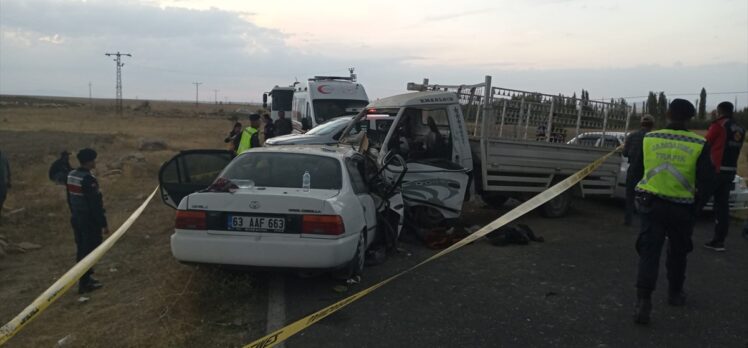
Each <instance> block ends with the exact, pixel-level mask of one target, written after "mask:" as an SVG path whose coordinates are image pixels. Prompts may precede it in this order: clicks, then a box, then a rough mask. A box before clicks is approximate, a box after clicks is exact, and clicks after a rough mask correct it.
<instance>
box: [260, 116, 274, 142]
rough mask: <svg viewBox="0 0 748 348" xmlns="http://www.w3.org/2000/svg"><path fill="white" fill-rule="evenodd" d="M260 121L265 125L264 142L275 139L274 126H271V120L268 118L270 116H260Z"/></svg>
mask: <svg viewBox="0 0 748 348" xmlns="http://www.w3.org/2000/svg"><path fill="white" fill-rule="evenodd" d="M262 121H263V123H265V129H264V133H265V140H268V139H270V138H273V137H275V125H274V124H273V119H272V118H270V115H268V114H264V115H262Z"/></svg>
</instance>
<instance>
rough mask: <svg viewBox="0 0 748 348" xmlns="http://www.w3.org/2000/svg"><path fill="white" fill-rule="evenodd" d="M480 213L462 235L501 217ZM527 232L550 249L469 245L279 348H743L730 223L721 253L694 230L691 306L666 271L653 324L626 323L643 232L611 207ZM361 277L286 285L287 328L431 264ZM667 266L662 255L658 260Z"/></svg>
mask: <svg viewBox="0 0 748 348" xmlns="http://www.w3.org/2000/svg"><path fill="white" fill-rule="evenodd" d="M508 209H509V208H508V207H507V208H505V209H504V210H501V211H497V210H494V209H490V208H475V209H474V210H473V211H472V212H470V213H469V214H466V216H467V218H466V220H467V221H465V222H466V223H467V224H484V223H486V222H488V221H491V220H492V219H493V218H496V217H497V216H499V215H500V214H501V213H502V212H504V211H506V210H508ZM518 222H523V223H526V224H528V225H529V226H530V227H532V228H533V230H534V231H535V232H536V233H537V234H539V235H542V236H543V237H544V238H545V239H546V242H545V243H533V244H531V245H528V246H517V245H514V246H506V247H496V246H493V245H490V244H489V243H488V242H487V241H486V240H481V241H478V242H476V243H473V244H471V245H468V246H466V247H464V248H462V249H460V250H458V251H456V252H454V253H452V254H450V255H448V256H446V257H444V258H441V259H439V260H437V261H435V262H433V263H431V264H429V265H426V266H424V267H422V268H421V269H419V270H417V271H416V272H413V273H411V274H408V275H406V276H404V277H402V278H400V279H398V280H396V281H394V282H393V283H391V284H389V285H387V286H385V287H383V288H381V289H379V290H377V291H375V292H374V293H372V294H370V295H369V296H367V297H365V298H363V299H361V300H359V301H358V302H355V303H353V304H351V305H349V306H348V307H346V308H345V309H343V310H341V311H339V312H337V313H335V314H333V315H331V316H330V317H328V318H326V319H324V320H322V321H321V322H319V323H317V324H316V325H314V326H312V327H310V328H308V329H306V330H305V331H303V332H302V333H300V334H299V335H297V336H295V337H293V338H291V339H290V340H288V341H287V342H286V347H451V346H464V347H497V346H502V347H503V346H523V347H527V346H561V347H571V346H573V347H631V346H639V347H650V346H660V347H661V346H672V347H709V346H714V347H746V346H748V301H747V299H748V240H746V239H743V238H741V236H740V233H739V231H740V222H739V221H734V222H733V226H732V227H731V235H730V236H729V237H728V242H727V247H728V249H729V250H728V252H726V253H714V252H712V251H709V250H705V249H703V248H702V247H701V244H703V242H704V241H706V240H707V238H708V237H709V236H710V233H711V226H712V225H711V220H710V218H709V217H704V218H701V219H700V220H699V222H698V225H697V227H696V230H695V233H694V245H695V250H694V252H693V253H692V254H691V255H690V257H689V269H688V272H687V277H688V279H687V281H686V291H687V292H688V295H689V297H688V304H687V306H686V307H682V308H675V307H669V306H668V305H667V304H666V297H667V294H666V289H667V283H666V279H665V276H664V275H665V270H664V260H662V262H661V266H662V270H661V272H660V279H659V290H658V291H656V292H655V294H654V306H655V307H654V312H653V322H652V324H651V325H650V326H649V327H640V326H637V325H634V324H633V323H632V312H633V303H634V300H635V289H634V277H635V267H636V260H637V259H636V252H635V251H634V247H633V245H634V241H635V239H636V235H637V231H638V227H630V228H627V227H624V226H623V225H622V224H621V222H622V208H621V205H620V204H618V203H616V202H611V201H606V200H595V201H589V200H588V201H578V202H576V204H575V207H574V209H573V211H572V212H571V213H570V215H569V216H567V217H565V218H562V219H545V218H542V217H540V216H539V215H538V214H534V213H531V214H529V215H528V216H525V217H523V218H521V219H520V220H519V221H518ZM402 246H403V247H404V248H405V249H407V250H408V252H407V253H400V254H395V255H391V256H390V257H389V259H388V260H387V262H386V263H384V264H382V265H378V266H373V267H368V268H367V269H366V270H365V274H364V277H365V278H364V280H363V282H362V284H359V285H355V286H352V287H351V288H350V289H349V290H348V291H347V292H344V293H338V292H336V291H334V290H333V288H334V287H335V286H336V285H339V284H340V282H336V281H334V280H332V279H330V278H329V277H325V276H320V277H314V278H300V277H298V276H295V275H290V274H289V275H286V276H285V277H284V278H285V308H286V310H285V316H286V318H285V322H286V323H290V322H292V321H295V320H297V319H299V318H301V317H303V316H305V315H308V314H310V313H312V312H314V311H316V310H318V309H321V308H322V307H324V306H327V305H329V304H332V303H333V302H334V301H336V300H338V299H341V298H343V297H345V296H348V295H350V294H352V293H353V292H354V291H358V290H360V289H363V288H364V287H366V286H368V285H371V284H374V283H375V282H377V281H379V280H382V279H384V278H386V277H388V276H390V275H392V274H395V273H396V272H398V271H399V270H402V269H405V268H407V267H409V266H411V265H413V264H415V263H417V262H418V261H420V260H423V259H424V258H426V257H428V256H429V255H431V254H433V253H434V251H432V250H428V249H425V248H424V247H422V246H420V245H418V244H403V245H402ZM663 256H664V252H663Z"/></svg>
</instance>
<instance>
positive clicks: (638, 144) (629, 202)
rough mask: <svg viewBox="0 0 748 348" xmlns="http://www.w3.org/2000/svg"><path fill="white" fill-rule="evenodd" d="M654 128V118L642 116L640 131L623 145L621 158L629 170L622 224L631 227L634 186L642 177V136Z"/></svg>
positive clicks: (634, 194)
mask: <svg viewBox="0 0 748 348" xmlns="http://www.w3.org/2000/svg"><path fill="white" fill-rule="evenodd" d="M652 127H654V117H652V116H650V115H644V116H642V119H641V129H639V130H638V131H636V132H632V133H631V134H629V135H628V137H626V142H625V143H624V145H623V156H624V157H626V158H627V159H628V162H629V168H628V170H626V214H625V215H624V217H623V224H624V225H626V226H631V219H632V218H633V217H634V213H635V211H636V208H635V207H634V199H635V198H636V184H638V183H639V180H641V179H642V176H643V175H644V168H643V167H642V166H641V163H642V162H641V159H640V158H639V157H641V155H642V142H643V141H644V136H645V135H647V133H649V132H651V131H652Z"/></svg>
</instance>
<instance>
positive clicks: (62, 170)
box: [49, 151, 73, 185]
mask: <svg viewBox="0 0 748 348" xmlns="http://www.w3.org/2000/svg"><path fill="white" fill-rule="evenodd" d="M72 170H73V166H71V165H70V152H67V151H63V152H62V153H61V154H60V158H58V159H57V160H56V161H54V162H53V163H52V165H51V166H50V167H49V180H52V182H54V183H55V184H58V185H65V183H66V182H67V179H68V173H70V171H72Z"/></svg>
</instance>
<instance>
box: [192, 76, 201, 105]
mask: <svg viewBox="0 0 748 348" xmlns="http://www.w3.org/2000/svg"><path fill="white" fill-rule="evenodd" d="M192 84H193V85H195V107H197V106H198V105H199V102H198V99H197V97H198V95H199V92H198V90H199V88H198V87H199V86H200V85H202V84H203V83H202V82H193V83H192Z"/></svg>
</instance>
